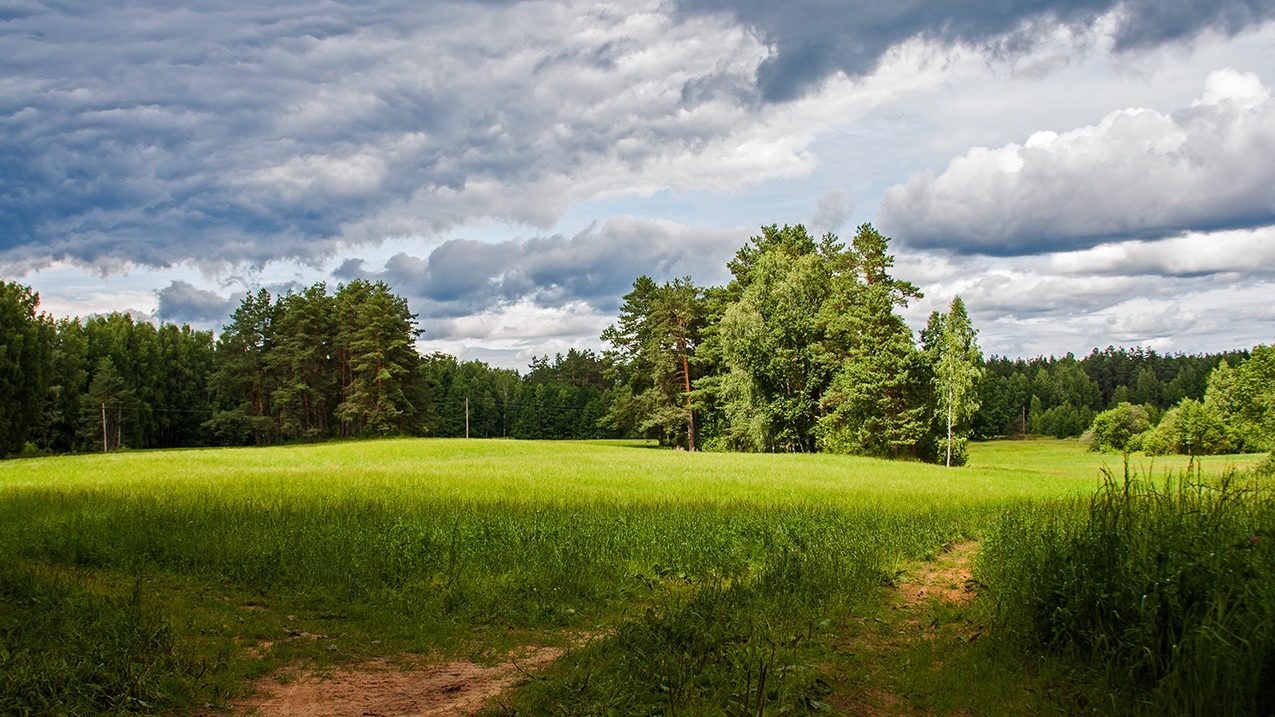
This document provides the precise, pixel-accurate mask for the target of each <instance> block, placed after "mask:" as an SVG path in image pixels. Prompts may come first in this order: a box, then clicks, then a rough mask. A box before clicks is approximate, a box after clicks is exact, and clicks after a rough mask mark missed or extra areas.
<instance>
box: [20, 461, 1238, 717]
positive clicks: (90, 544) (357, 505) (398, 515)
mask: <svg viewBox="0 0 1275 717" xmlns="http://www.w3.org/2000/svg"><path fill="white" fill-rule="evenodd" d="M1104 460H1110V457H1105V458H1104V457H1102V456H1097V455H1094V454H1088V453H1085V452H1084V451H1083V449H1082V448H1080V447H1079V445H1078V444H1076V443H1075V442H1074V441H1071V442H1068V441H1025V442H1014V443H997V444H979V445H975V446H973V447H972V451H971V464H970V466H969V467H966V468H962V469H956V470H946V469H944V468H941V467H937V466H930V465H924V464H920V463H901V462H889V461H880V460H872V459H861V458H850V457H844V456H826V455H739V454H705V453H695V454H692V453H684V452H674V451H662V450H651V449H646V448H643V447H641V444H638V443H623V442H599V443H587V442H515V441H477V440H475V441H465V440H386V441H370V442H351V443H331V444H322V445H307V446H287V447H275V448H265V449H216V450H183V451H165V452H159V451H156V452H140V451H139V452H127V453H116V454H110V455H80V456H58V457H49V458H41V459H29V460H22V461H7V462H0V555H3V556H5V560H6V561H7V563H6V564H7V565H8V566H9V567H8V568H7V569H10V570H15V571H18V572H19V573H22V572H23V571H25V572H27V573H31V574H45V573H47V574H55V575H71V576H75V579H77V580H78V579H86V580H87V579H90V577H91V579H92V580H93V581H99V582H100V583H101V584H102V585H105V586H107V587H105V588H103V589H102V590H101V591H100V592H101V595H102V596H104V597H103V599H106V600H107V601H108V602H109V601H112V600H113V601H115V602H114V603H111V604H117V605H123V604H134V603H132V602H129V601H130V600H132V598H131V597H130V596H131V595H132V594H133V592H131V591H132V589H133V588H134V587H136V588H137V590H136V594H137V597H138V599H137V601H136V604H137V605H141V606H143V607H144V608H145V609H144V610H143V612H142V613H139V615H140V617H138V620H139V621H140V622H139V623H138V624H146V625H152V626H158V627H157V629H158V630H159V632H161V633H163V634H164V635H167V637H166V638H165V639H166V640H167V642H164V643H163V644H161V645H160V646H159V647H158V648H156V650H155V651H152V653H147V654H151V655H152V657H150V658H145V659H144V660H143V663H146V660H151V662H150V663H146V664H153V665H155V666H156V667H154V668H152V669H151V672H153V673H155V674H163V675H167V676H168V677H171V678H173V679H175V680H176V683H175V684H176V685H177V686H176V687H171V686H170V687H165V688H164V691H163V694H164V695H166V697H164V698H163V699H162V700H160V699H158V698H153V697H152V698H148V699H143V700H142V701H141V702H121V703H119V705H120V706H118V709H120V710H124V711H138V712H145V711H147V710H148V709H149V710H152V711H175V710H176V709H177V706H178V705H179V704H183V700H184V704H187V705H190V706H197V705H200V704H205V703H209V704H213V705H217V704H221V703H222V702H223V701H224V699H225V698H226V697H227V696H229V695H233V694H236V693H237V692H238V691H241V690H242V689H244V683H245V681H246V680H248V679H250V678H252V677H254V676H256V675H260V674H264V673H265V672H268V671H270V670H272V669H274V668H276V667H278V666H280V665H282V664H286V663H292V662H296V661H304V662H310V663H314V664H331V663H337V662H342V661H350V660H358V659H361V658H365V657H369V656H373V655H377V654H394V653H396V652H399V651H413V652H424V653H454V652H457V651H473V652H477V653H483V652H485V651H490V650H492V649H497V648H499V647H501V646H507V645H508V644H509V643H510V641H511V640H516V639H517V636H531V635H535V634H541V635H550V634H552V633H555V632H558V633H560V632H561V631H563V630H573V631H584V632H587V633H591V634H599V635H606V637H603V638H598V639H596V640H594V641H593V642H592V643H591V644H590V646H589V647H588V648H586V649H585V650H582V651H579V653H578V654H575V653H573V655H572V656H570V657H569V658H567V659H566V660H564V661H563V663H562V664H561V665H559V666H557V667H556V668H555V670H556V671H555V672H552V673H551V675H556V676H550V677H547V678H546V680H544V681H541V682H538V683H536V684H535V685H534V686H533V687H531V688H529V689H528V690H527V691H526V695H527V696H526V697H525V699H526V700H528V701H529V702H528V704H534V705H547V704H549V703H550V702H552V703H553V704H555V705H557V704H561V705H564V706H563V707H562V710H563V711H565V712H567V713H571V712H573V711H574V712H576V713H590V712H591V711H593V710H595V709H601V708H602V706H603V705H607V704H617V705H628V706H629V707H630V708H632V709H638V708H641V709H647V708H650V709H659V710H665V711H667V712H669V713H671V712H672V711H674V710H676V711H680V712H688V713H694V712H696V711H709V712H712V711H714V710H718V709H728V708H729V709H730V710H734V711H742V712H748V713H756V712H757V711H759V710H760V711H763V712H764V711H767V710H771V711H779V712H782V711H797V712H801V711H803V710H804V711H818V710H819V709H821V705H823V704H825V701H824V699H823V698H822V696H821V695H822V693H823V691H824V690H826V689H827V685H828V684H829V682H828V680H827V679H826V678H825V676H824V674H823V671H822V668H820V667H818V665H820V664H823V663H825V662H827V661H828V660H829V659H831V658H830V657H829V656H830V654H832V653H833V652H834V651H835V636H834V635H833V632H834V631H835V630H834V629H833V628H829V627H827V626H828V625H832V626H836V625H838V624H840V623H841V622H842V621H844V620H845V619H846V616H847V615H849V614H851V613H855V612H862V611H865V610H868V609H870V608H869V607H867V606H869V605H871V604H872V601H874V600H876V599H878V596H879V594H880V591H881V590H882V586H883V585H884V584H886V583H887V582H888V580H889V579H890V577H891V576H893V575H894V574H895V573H896V572H897V571H898V570H899V566H900V565H901V564H902V563H904V562H905V561H908V560H916V559H920V558H923V557H924V556H926V555H930V554H932V553H933V552H934V551H935V549H936V548H937V547H938V546H941V545H943V544H945V543H948V542H950V541H952V540H954V539H956V538H958V537H961V536H965V537H971V536H975V535H978V534H980V533H981V532H982V531H984V530H985V529H986V528H987V527H988V526H990V525H992V524H994V523H995V521H996V520H997V517H998V516H999V515H1000V514H1001V513H1002V512H1003V511H1004V509H1005V508H1006V506H1011V505H1020V504H1024V503H1026V502H1028V501H1040V500H1046V501H1048V500H1055V499H1064V498H1070V497H1075V496H1086V495H1089V494H1091V493H1092V492H1093V491H1094V490H1095V489H1096V488H1097V486H1098V485H1099V477H1098V472H1097V467H1098V466H1100V465H1102V461H1104ZM1230 460H1237V461H1243V460H1248V459H1243V458H1240V459H1218V461H1217V463H1216V465H1218V466H1222V465H1226V462H1225V461H1230ZM15 594H16V593H15ZM24 599H25V598H21V597H13V596H6V597H3V598H2V599H0V610H12V609H14V606H15V605H18V606H20V605H21V604H25V603H22V600H24ZM120 601H123V602H120ZM91 602H92V601H89V602H83V601H80V602H76V601H72V602H69V603H57V604H56V605H54V604H52V603H50V605H53V607H50V608H49V611H50V612H49V614H50V615H58V614H66V615H77V614H83V615H87V617H85V618H83V619H84V620H87V622H86V623H85V624H89V623H93V622H94V621H97V622H102V621H101V620H98V619H97V618H93V617H92V614H91V613H92V609H89V608H84V607H83V606H84V605H88V604H90V603H91ZM112 609H113V608H112ZM108 612H109V611H108ZM75 619H76V620H79V619H80V618H75ZM77 624H78V623H77ZM102 624H114V623H111V620H106V621H105V622H103V623H102ZM161 628H162V629H161ZM33 639H35V638H34V637H32V636H31V635H28V634H26V633H19V632H10V633H9V636H8V637H6V642H5V645H6V647H5V649H6V650H7V651H8V654H10V655H12V654H16V653H17V652H18V651H23V650H27V651H28V652H29V649H28V647H27V645H28V643H29V642H30V641H31V640H33ZM24 654H26V653H24ZM635 655H640V656H642V664H643V665H646V667H641V668H639V666H638V664H637V663H634V662H633V661H632V660H633V659H635V658H634V657H633V656H635ZM165 660H167V661H165ZM44 669H45V668H39V669H36V670H34V672H33V673H32V674H35V673H39V672H40V671H41V670H44ZM50 669H51V668H50ZM190 670H194V671H195V672H198V673H199V677H198V678H191V677H190V675H191V674H193V673H192V672H191V671H190ZM50 674H53V673H50ZM763 674H764V675H765V678H764V681H763V678H762V676H763ZM183 676H184V677H183ZM165 679H167V678H165ZM581 680H585V682H583V683H582V682H581ZM83 682H84V684H86V685H98V686H102V688H103V689H106V690H107V691H108V692H110V693H111V694H113V695H116V697H117V698H118V699H121V700H123V699H126V698H127V696H128V695H129V694H131V693H130V692H129V691H128V690H123V689H122V688H121V687H120V683H119V682H118V681H111V680H110V679H108V678H107V677H105V676H100V675H99V676H91V677H86V678H84V680H83ZM161 682H162V681H161ZM763 682H764V684H763ZM162 684H168V683H162ZM108 686H109V687H108ZM8 689H9V691H14V690H16V689H17V688H16V687H13V688H8ZM573 694H574V695H576V697H570V695H573ZM511 699H512V698H511ZM165 700H167V701H165ZM143 703H145V704H143ZM160 704H164V705H167V706H166V707H164V708H162V709H161V708H160V707H156V706H155V705H160ZM146 705H151V707H147V706H146ZM112 709H115V707H112ZM626 709H627V708H626Z"/></svg>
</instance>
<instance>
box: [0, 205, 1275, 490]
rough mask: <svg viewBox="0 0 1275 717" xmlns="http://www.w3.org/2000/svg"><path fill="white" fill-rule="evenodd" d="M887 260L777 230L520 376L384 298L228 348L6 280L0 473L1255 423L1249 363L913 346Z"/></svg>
mask: <svg viewBox="0 0 1275 717" xmlns="http://www.w3.org/2000/svg"><path fill="white" fill-rule="evenodd" d="M889 241H890V240H889V238H888V237H885V236H883V235H881V234H880V233H879V232H877V231H876V230H875V229H874V228H873V227H872V226H871V225H870V224H864V225H862V226H860V227H859V228H858V230H857V231H856V234H855V235H854V237H853V238H852V239H851V241H850V242H848V243H843V242H842V241H841V240H840V239H839V238H838V237H837V236H835V235H833V234H830V233H829V234H825V235H823V236H822V237H818V238H816V237H813V236H811V235H810V234H808V233H807V231H806V229H805V228H804V227H802V226H801V225H797V226H784V227H779V226H775V225H772V226H769V227H763V228H762V231H761V233H760V234H759V235H757V236H754V237H751V238H750V239H749V240H748V242H747V243H746V244H745V245H744V246H743V247H742V248H740V249H739V251H738V252H736V254H735V256H734V258H733V259H732V260H731V261H730V262H729V263H728V269H729V271H730V273H731V277H732V278H731V280H730V281H729V282H728V283H727V284H726V285H725V286H708V287H700V286H697V285H695V283H694V282H693V281H692V280H691V279H690V278H689V277H684V278H679V279H675V280H672V281H667V282H664V283H657V282H656V281H654V280H653V279H651V278H650V277H648V276H640V277H637V279H636V280H635V281H634V282H633V288H632V290H631V291H630V292H629V293H627V294H626V295H625V296H624V297H623V304H622V306H621V308H620V311H619V314H618V316H617V317H616V321H615V322H614V323H613V324H612V325H611V326H610V327H608V328H607V329H606V330H605V331H604V332H603V333H602V335H601V339H602V341H603V342H604V344H605V345H606V349H605V350H604V351H602V352H601V353H599V352H594V351H589V350H585V351H579V350H571V351H569V352H568V353H567V354H566V355H562V354H559V355H556V356H554V357H552V358H551V357H549V356H544V357H537V358H536V359H534V360H533V361H532V362H531V364H530V366H529V367H528V369H527V370H526V371H525V372H521V373H520V372H518V371H514V370H510V369H501V368H495V367H491V366H489V365H487V364H486V363H483V362H480V361H461V360H459V359H457V358H456V357H453V356H449V355H446V354H441V353H434V354H429V355H421V354H420V353H419V352H418V351H417V349H416V339H417V338H418V336H419V335H420V333H421V331H420V329H419V327H418V324H417V320H416V318H417V317H416V315H414V314H412V313H411V311H410V310H409V307H408V305H407V302H406V300H405V299H403V298H402V297H399V296H397V295H395V294H394V293H393V292H392V290H391V289H390V287H388V286H387V285H386V284H384V283H383V282H368V281H364V280H356V281H351V282H349V283H347V284H341V285H340V286H338V287H337V288H336V290H335V291H330V290H329V288H328V286H327V285H326V284H323V283H317V284H315V285H313V286H310V287H308V288H306V289H304V290H300V291H289V292H286V293H283V294H280V295H271V294H270V292H268V291H266V290H264V289H263V290H259V291H257V292H255V293H249V294H247V295H245V296H244V298H243V299H242V301H241V303H240V304H239V306H238V308H237V309H236V310H235V311H234V313H233V314H232V315H231V317H230V319H229V321H228V322H227V324H226V325H225V326H224V327H223V328H222V331H221V332H220V333H219V334H218V335H216V336H214V334H213V333H212V332H208V331H196V330H194V329H191V328H190V327H189V326H180V327H178V326H175V325H173V324H167V323H165V324H161V325H159V326H155V325H152V324H150V323H147V322H137V321H134V320H133V319H132V318H131V317H129V316H128V315H126V314H119V313H113V314H108V315H105V316H95V317H90V318H88V319H83V320H81V319H61V320H54V319H52V318H51V317H49V316H48V315H47V314H42V313H40V312H39V311H38V304H39V297H38V295H37V294H36V293H35V292H34V291H33V290H32V289H30V288H29V287H26V286H22V285H19V284H15V283H5V282H3V281H0V454H3V455H14V454H18V453H23V452H28V453H50V452H72V451H94V450H116V449H119V448H124V447H127V448H167V447H176V446H212V445H266V444H275V443H286V442H298V441H317V440H326V439H331V438H340V437H355V436H380V435H409V436H472V437H511V438H536V439H562V438H576V439H588V438H614V437H646V438H650V439H655V440H658V441H659V442H660V443H662V444H664V445H669V446H678V447H681V448H685V449H689V450H700V449H709V450H741V451H801V452H809V451H827V452H838V453H853V454H860V455H873V456H882V457H904V458H912V459H920V460H927V461H933V462H938V463H944V464H948V465H959V464H961V463H963V462H964V460H965V455H966V447H967V444H968V441H969V440H971V439H985V438H992V437H997V436H1006V435H1029V434H1039V435H1052V436H1058V437H1074V436H1081V435H1082V434H1083V433H1085V432H1086V431H1087V430H1090V429H1092V428H1094V427H1095V419H1097V418H1098V417H1099V416H1100V415H1102V414H1103V413H1104V412H1106V411H1109V410H1112V409H1114V408H1117V407H1122V406H1125V405H1128V406H1134V407H1136V412H1137V413H1138V414H1139V415H1140V416H1141V417H1142V419H1141V420H1143V421H1145V423H1146V426H1144V427H1141V429H1140V431H1138V433H1142V432H1146V431H1147V430H1149V429H1151V428H1153V427H1158V426H1159V425H1161V419H1162V418H1164V417H1165V416H1166V415H1167V416H1170V417H1172V418H1174V420H1179V419H1178V417H1179V416H1186V417H1187V418H1182V419H1181V421H1182V422H1183V423H1184V424H1185V423H1188V422H1189V421H1188V418H1189V417H1190V416H1193V415H1195V414H1194V413H1192V411H1194V410H1195V408H1194V404H1191V403H1186V404H1184V403H1183V402H1184V401H1194V402H1196V403H1199V404H1200V405H1205V404H1209V405H1211V406H1213V407H1217V406H1220V405H1223V403H1225V401H1230V402H1231V403H1235V404H1236V405H1239V404H1240V403H1244V401H1246V400H1248V399H1247V397H1246V396H1244V395H1240V394H1241V393H1242V392H1238V391H1231V392H1230V393H1229V394H1226V395H1227V396H1229V397H1230V398H1227V399H1225V401H1224V399H1223V398H1222V396H1223V392H1222V390H1221V389H1220V388H1211V387H1214V385H1215V384H1217V385H1221V384H1222V383H1225V382H1226V381H1228V380H1230V382H1231V383H1235V380H1234V378H1233V377H1232V378H1231V379H1228V378H1227V375H1228V374H1227V373H1226V372H1228V371H1230V372H1232V374H1231V375H1232V376H1233V375H1238V376H1239V377H1240V379H1242V380H1241V381H1240V383H1241V385H1248V384H1246V383H1244V382H1245V381H1248V382H1250V383H1251V382H1252V379H1250V378H1249V377H1248V374H1247V373H1245V372H1246V371H1249V370H1250V369H1245V368H1244V366H1245V365H1247V362H1249V359H1250V352H1248V351H1234V352H1229V353H1224V354H1215V355H1161V354H1157V353H1156V352H1154V351H1151V350H1149V349H1117V348H1112V347H1108V348H1107V349H1104V350H1098V349H1094V350H1093V352H1092V353H1090V354H1089V355H1087V356H1085V357H1083V358H1079V359H1078V358H1076V357H1075V356H1073V355H1071V354H1068V355H1066V356H1063V357H1061V358H1055V357H1048V358H1046V357H1036V358H1032V359H1010V358H1005V357H999V356H992V357H990V358H988V359H986V360H985V359H984V358H983V356H982V354H981V351H980V349H979V346H978V342H977V331H976V330H975V328H974V327H973V325H972V323H971V321H970V318H969V315H968V313H967V311H966V308H965V305H964V303H963V302H962V300H961V299H960V298H959V297H957V298H955V299H954V300H953V301H952V302H951V303H950V305H949V306H948V307H947V311H945V312H934V313H932V314H931V315H930V317H929V320H928V322H927V324H926V326H925V327H924V328H923V329H922V330H921V331H920V332H919V334H914V333H913V331H912V330H911V329H910V328H909V327H908V325H907V324H906V322H905V321H904V320H903V319H902V317H901V315H900V310H901V309H903V308H905V307H906V306H907V305H908V304H909V303H910V302H912V301H914V300H916V299H919V298H921V296H922V293H921V290H920V288H919V287H917V286H915V285H913V284H911V283H910V282H907V281H903V280H900V279H898V278H896V277H894V276H892V275H891V269H892V267H893V262H894V258H893V256H892V255H891V254H890V253H889ZM1261 351H1262V350H1261V349H1259V350H1255V351H1254V352H1252V355H1253V356H1258V355H1263V356H1264V355H1265V354H1262V353H1261ZM1254 365H1257V364H1254ZM1219 371H1220V372H1221V373H1220V374H1219V373H1218V372H1219ZM1210 390H1212V391H1213V392H1214V393H1215V398H1214V399H1213V401H1212V402H1211V403H1210V402H1209V401H1207V400H1206V392H1208V391H1210ZM1255 395H1257V396H1263V395H1265V394H1264V393H1262V392H1261V391H1257V392H1256V394H1255ZM1250 402H1251V401H1250ZM1122 410H1124V409H1122ZM1210 410H1212V409H1210ZM1245 410H1247V409H1245ZM1259 413H1260V411H1259ZM1214 414H1217V411H1214ZM1241 414H1242V415H1250V414H1248V413H1242V412H1240V413H1237V412H1235V411H1231V412H1230V413H1227V414H1225V415H1227V416H1230V417H1231V418H1232V419H1234V421H1232V422H1235V421H1238V420H1239V419H1238V418H1236V417H1238V416H1240V415H1241ZM1217 415H1221V414H1217ZM1252 415H1256V414H1252ZM1244 420H1247V421H1248V423H1247V424H1245V425H1249V426H1250V428H1251V427H1252V426H1259V428H1251V430H1249V431H1248V433H1247V435H1248V436H1249V438H1248V439H1247V440H1240V439H1235V440H1230V442H1229V443H1227V444H1226V445H1229V446H1231V447H1258V446H1261V445H1264V444H1263V443H1262V442H1261V440H1260V436H1262V435H1269V434H1263V433H1262V430H1264V429H1260V426H1261V425H1262V422H1261V420H1258V419H1252V418H1250V419H1244ZM1135 423H1136V426H1142V424H1141V423H1137V422H1136V421H1135ZM1164 432H1165V433H1166V435H1167V433H1168V432H1170V431H1169V429H1165V431H1164ZM1091 435H1092V433H1091ZM1254 436H1258V437H1259V438H1254ZM1165 440H1168V439H1163V440H1160V443H1155V440H1153V439H1151V438H1148V439H1147V445H1148V446H1151V447H1154V446H1159V445H1164V444H1165ZM1214 444H1216V442H1214Z"/></svg>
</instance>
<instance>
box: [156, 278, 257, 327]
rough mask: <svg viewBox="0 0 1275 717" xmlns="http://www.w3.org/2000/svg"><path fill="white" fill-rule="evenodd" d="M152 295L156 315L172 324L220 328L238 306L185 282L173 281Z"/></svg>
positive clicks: (232, 301) (232, 300)
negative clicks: (217, 325)
mask: <svg viewBox="0 0 1275 717" xmlns="http://www.w3.org/2000/svg"><path fill="white" fill-rule="evenodd" d="M155 293H156V296H157V297H158V299H159V309H158V310H157V311H156V315H157V316H158V317H159V319H160V320H161V321H167V322H170V323H174V324H194V325H209V324H214V323H216V324H221V323H223V322H225V321H226V319H227V318H229V316H230V314H231V312H232V311H234V309H235V307H236V306H238V305H239V300H238V299H234V298H227V297H224V296H221V295H220V294H218V293H216V292H213V291H207V290H204V289H200V288H197V287H195V285H193V284H191V283H190V282H188V281H181V280H176V281H173V282H171V283H170V284H169V285H168V286H166V287H164V288H163V289H160V290H159V291H157V292H155Z"/></svg>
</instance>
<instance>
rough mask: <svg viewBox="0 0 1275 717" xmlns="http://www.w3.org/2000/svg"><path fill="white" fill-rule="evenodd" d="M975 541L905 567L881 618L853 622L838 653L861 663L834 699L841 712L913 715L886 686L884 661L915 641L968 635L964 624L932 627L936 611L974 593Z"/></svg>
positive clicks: (966, 599) (879, 716) (965, 600)
mask: <svg viewBox="0 0 1275 717" xmlns="http://www.w3.org/2000/svg"><path fill="white" fill-rule="evenodd" d="M977 553H978V543H977V542H974V541H962V542H958V543H955V544H953V545H951V546H950V547H949V548H948V549H947V550H945V551H943V552H942V553H940V554H938V555H936V556H935V558H934V559H933V560H931V561H928V562H917V563H913V564H911V565H909V566H908V567H907V569H906V570H905V571H904V572H903V575H902V577H901V579H900V580H899V581H898V582H897V583H896V584H895V586H894V589H893V591H892V593H891V596H890V609H889V610H887V611H885V612H884V613H883V614H882V617H881V618H872V619H861V620H857V622H858V629H857V630H855V632H854V635H853V636H852V637H850V638H848V639H847V640H845V641H844V642H843V643H842V645H841V646H840V647H841V651H842V652H843V654H847V655H849V656H851V657H852V662H855V663H858V664H861V665H863V666H864V667H863V669H862V671H861V672H860V673H859V674H858V675H857V676H854V677H852V678H851V680H850V682H851V683H852V684H855V685H856V686H855V687H854V688H853V689H852V690H851V691H850V692H851V694H849V695H847V696H846V698H845V699H843V700H834V703H835V705H836V707H837V708H838V710H839V711H840V712H841V713H843V714H852V715H860V716H863V717H884V716H886V715H892V716H893V715H912V714H918V710H915V709H913V708H912V707H911V705H910V704H909V701H908V699H907V698H906V696H904V695H900V694H895V693H894V692H892V691H891V690H890V689H889V687H888V685H889V683H890V682H891V680H892V678H891V675H890V674H889V672H888V671H889V670H890V669H892V668H890V667H887V666H886V665H889V664H892V663H893V662H895V661H896V658H895V656H896V655H898V654H900V653H904V652H906V651H907V650H908V648H909V647H910V646H911V645H913V644H915V642H916V641H917V640H929V639H935V638H938V637H940V636H943V637H951V636H953V635H961V636H962V637H963V638H965V639H970V638H971V637H973V636H971V635H966V634H962V633H963V632H968V631H969V625H968V624H952V623H948V624H943V625H937V624H935V621H934V617H933V616H934V613H935V611H936V609H942V608H944V607H950V606H963V605H968V604H969V603H970V602H971V601H972V600H973V599H974V597H975V592H974V590H973V581H972V578H971V569H972V567H973V563H974V556H975V555H976V554H977Z"/></svg>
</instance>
